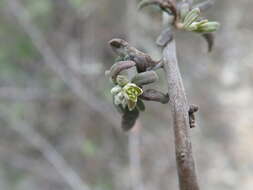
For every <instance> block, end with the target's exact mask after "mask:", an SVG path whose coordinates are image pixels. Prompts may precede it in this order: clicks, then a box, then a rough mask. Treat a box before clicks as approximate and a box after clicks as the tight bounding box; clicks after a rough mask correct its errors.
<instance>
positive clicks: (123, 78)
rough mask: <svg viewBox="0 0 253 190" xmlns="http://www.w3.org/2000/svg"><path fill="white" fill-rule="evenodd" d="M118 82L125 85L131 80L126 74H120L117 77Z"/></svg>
mask: <svg viewBox="0 0 253 190" xmlns="http://www.w3.org/2000/svg"><path fill="white" fill-rule="evenodd" d="M116 83H117V84H118V85H119V86H125V85H126V84H127V83H129V80H128V78H127V77H126V76H123V75H118V76H117V78H116Z"/></svg>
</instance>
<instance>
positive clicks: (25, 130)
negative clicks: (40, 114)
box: [0, 113, 90, 190]
mask: <svg viewBox="0 0 253 190" xmlns="http://www.w3.org/2000/svg"><path fill="white" fill-rule="evenodd" d="M0 118H1V119H2V120H5V121H7V122H9V125H8V126H9V127H11V129H12V130H14V131H16V132H17V133H19V134H20V135H21V136H22V137H23V138H24V139H25V140H26V141H27V142H29V143H30V144H31V145H32V146H33V147H34V148H36V149H37V150H39V151H40V152H41V153H42V154H43V156H44V157H45V158H46V159H47V160H48V162H50V163H51V164H52V165H53V167H54V168H55V169H56V170H57V172H58V173H59V174H60V175H61V176H62V178H63V179H64V180H65V182H66V183H67V184H68V185H69V186H70V187H71V188H72V189H73V190H89V189H90V188H89V187H88V186H87V185H86V183H84V181H83V180H82V179H81V178H80V176H79V175H78V174H77V173H76V172H75V171H74V170H73V169H72V168H71V167H70V166H69V165H68V163H67V162H66V160H65V159H64V158H63V156H62V155H61V154H60V153H59V152H57V150H56V149H55V148H54V147H53V146H52V145H51V144H50V143H49V142H48V141H47V140H46V139H45V138H44V137H42V136H41V135H40V134H39V133H38V132H37V131H36V130H35V129H34V128H33V127H31V126H29V125H28V124H27V123H25V122H24V121H22V120H18V119H16V118H15V117H11V118H9V114H7V113H1V114H0ZM6 118H7V119H6Z"/></svg>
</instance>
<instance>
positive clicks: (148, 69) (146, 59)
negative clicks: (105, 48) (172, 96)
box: [106, 39, 169, 130]
mask: <svg viewBox="0 0 253 190" xmlns="http://www.w3.org/2000/svg"><path fill="white" fill-rule="evenodd" d="M109 44H110V46H111V48H112V49H113V51H114V52H115V53H116V55H118V58H117V61H116V62H115V63H114V64H113V65H112V66H111V68H110V70H108V71H106V75H107V76H109V77H110V80H111V81H112V83H113V84H114V86H113V87H112V89H111V94H112V96H113V104H114V105H115V107H116V108H117V110H118V111H119V112H120V113H121V114H122V128H123V129H124V130H130V129H131V128H132V127H133V125H134V123H135V121H136V119H137V118H138V116H139V112H140V111H144V110H145V104H144V102H143V100H145V101H156V102H160V103H163V104H165V103H168V101H169V96H168V94H164V93H163V92H160V91H158V90H155V89H146V90H143V86H145V85H148V84H151V83H154V82H156V81H157V80H158V79H159V78H158V75H157V74H156V71H155V69H157V68H158V67H157V65H159V63H160V62H155V61H154V60H153V59H152V58H151V57H150V56H149V55H147V54H145V53H143V52H140V51H139V50H137V49H136V48H134V47H132V46H130V45H129V44H128V43H127V42H126V41H125V40H122V39H113V40H111V41H110V42H109ZM118 60H119V61H118ZM131 69H134V70H131ZM130 70H131V71H130ZM126 72H134V73H135V74H134V76H132V77H131V78H130V77H129V76H128V75H127V76H126V75H124V74H125V73H126Z"/></svg>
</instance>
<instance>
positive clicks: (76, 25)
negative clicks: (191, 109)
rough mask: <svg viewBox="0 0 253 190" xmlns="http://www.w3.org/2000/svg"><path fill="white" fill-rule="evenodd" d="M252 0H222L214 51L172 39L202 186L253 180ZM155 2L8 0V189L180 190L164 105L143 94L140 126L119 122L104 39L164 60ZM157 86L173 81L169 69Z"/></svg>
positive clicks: (4, 123)
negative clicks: (195, 109)
mask: <svg viewBox="0 0 253 190" xmlns="http://www.w3.org/2000/svg"><path fill="white" fill-rule="evenodd" d="M252 10H253V1H251V0H242V1H229V0H227V1H226V0H217V1H216V3H215V6H214V7H213V9H210V10H209V11H208V12H207V13H206V14H205V15H206V16H208V18H209V19H210V20H217V21H219V22H220V23H221V29H220V30H219V31H218V32H217V34H216V44H215V48H214V51H213V52H212V53H207V47H206V42H205V41H204V40H203V39H202V38H201V37H200V36H198V35H196V34H192V33H185V32H179V33H178V34H177V36H176V41H177V50H178V57H179V64H180V69H181V71H182V74H183V79H184V84H185V88H186V91H187V95H188V98H189V100H190V102H191V103H194V104H197V105H199V106H200V112H199V113H198V114H197V124H198V127H197V128H194V129H192V130H190V132H191V137H192V141H193V149H194V156H195V160H196V163H197V170H198V178H199V181H200V185H201V189H205V190H213V189H217V190H236V189H241V190H252V189H253V148H252V147H251V146H253V124H252V123H253V116H252V114H253V101H252V99H253V98H252V95H253V87H252V84H253V82H252V81H253V65H252V60H253V53H252V52H253V32H252V30H253V22H252V16H253V12H252ZM161 25H162V24H161V15H160V14H159V12H158V10H156V9H145V10H144V11H143V12H142V13H137V12H136V2H135V0H40V1H39V0H1V1H0V102H1V106H0V189H1V190H27V189H34V190H81V189H82V190H116V189H117V190H119V189H120V190H130V189H131V190H144V189H145V190H154V189H177V184H178V182H177V176H176V167H175V158H174V147H173V135H172V132H173V131H172V126H171V122H170V121H171V119H170V118H169V108H168V105H160V104H157V103H147V104H146V105H147V108H146V109H147V110H146V112H145V113H144V114H142V115H141V117H140V121H139V122H138V130H135V132H131V133H124V132H122V131H121V130H120V115H119V114H118V113H117V112H116V110H115V109H114V108H113V106H112V100H111V96H110V93H109V92H110V88H111V84H110V82H109V81H108V80H107V79H106V78H105V76H104V71H105V70H106V69H108V68H109V67H110V66H111V65H112V64H113V60H114V58H115V57H114V55H113V53H112V52H111V50H110V48H109V47H108V45H107V41H108V40H110V39H112V38H114V37H121V38H124V39H127V40H129V41H130V42H131V43H132V44H134V45H135V46H137V47H138V48H139V49H142V50H144V51H146V52H148V53H149V54H150V55H152V56H153V57H154V58H156V59H159V58H160V56H161V52H160V50H159V48H157V47H156V46H155V45H154V40H155V38H156V36H157V35H158V34H159V31H160V30H161ZM155 86H156V88H163V89H164V90H166V85H165V82H164V78H163V73H162V72H160V81H159V82H158V83H157V84H156V85H155Z"/></svg>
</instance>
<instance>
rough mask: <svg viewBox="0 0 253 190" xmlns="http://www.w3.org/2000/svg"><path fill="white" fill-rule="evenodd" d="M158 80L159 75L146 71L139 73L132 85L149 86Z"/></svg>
mask: <svg viewBox="0 0 253 190" xmlns="http://www.w3.org/2000/svg"><path fill="white" fill-rule="evenodd" d="M157 80H158V75H157V74H156V72H155V71H146V72H142V73H138V74H136V75H135V76H134V78H133V79H132V83H134V84H136V85H137V86H142V85H147V84H150V83H153V82H156V81H157Z"/></svg>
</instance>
